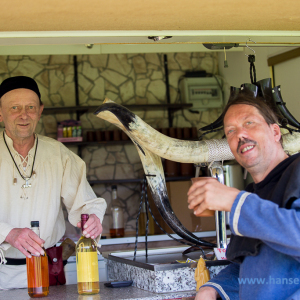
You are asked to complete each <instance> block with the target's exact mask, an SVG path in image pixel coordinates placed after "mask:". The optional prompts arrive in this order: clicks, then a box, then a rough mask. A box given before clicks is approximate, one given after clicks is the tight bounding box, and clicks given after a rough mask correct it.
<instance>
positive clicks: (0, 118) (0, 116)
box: [0, 105, 3, 122]
mask: <svg viewBox="0 0 300 300" xmlns="http://www.w3.org/2000/svg"><path fill="white" fill-rule="evenodd" d="M0 122H3V118H2V109H1V105H0Z"/></svg>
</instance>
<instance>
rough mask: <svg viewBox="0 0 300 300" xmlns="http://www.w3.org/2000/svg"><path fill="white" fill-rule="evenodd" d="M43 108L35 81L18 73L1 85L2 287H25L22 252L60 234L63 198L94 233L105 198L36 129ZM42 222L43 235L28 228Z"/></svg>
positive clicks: (79, 164)
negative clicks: (98, 195)
mask: <svg viewBox="0 0 300 300" xmlns="http://www.w3.org/2000/svg"><path fill="white" fill-rule="evenodd" d="M42 111H43V104H42V102H41V95H40V92H39V89H38V86H37V84H36V82H35V81H34V80H33V79H32V78H29V77H25V76H17V77H12V78H8V79H6V80H4V81H3V82H2V84H1V85H0V122H1V121H3V122H4V125H5V130H4V131H3V132H2V133H1V134H0V190H1V198H0V206H1V209H0V289H7V288H21V287H26V286H27V275H26V261H25V257H31V255H32V254H33V255H42V254H43V253H44V251H43V249H42V247H43V246H44V248H46V249H47V248H49V247H52V246H54V245H55V244H56V243H57V242H58V241H59V240H60V239H61V237H62V236H63V235H64V232H65V222H64V216H63V212H62V205H61V200H62V201H63V203H64V204H65V206H66V208H67V210H68V213H69V221H70V223H71V224H73V225H74V226H78V227H80V222H78V221H79V220H80V214H81V213H87V214H90V218H89V220H88V222H87V223H86V225H87V227H86V228H85V231H84V235H85V236H87V237H92V238H97V237H99V235H100V234H101V232H102V225H101V222H102V220H103V216H104V213H105V209H106V202H105V200H104V199H102V198H97V197H96V195H95V193H94V192H93V190H92V189H91V187H90V185H89V184H88V182H87V180H86V166H85V163H84V162H83V161H82V160H81V159H80V158H79V157H78V156H77V155H75V154H74V153H73V152H71V151H70V150H68V149H67V148H66V147H65V146H64V145H63V144H61V143H60V142H58V141H56V140H53V139H50V138H48V137H44V136H40V135H37V134H35V133H34V131H35V128H36V126H37V124H38V121H39V119H40V117H41V114H42ZM35 220H38V221H40V231H41V238H39V237H38V236H37V235H36V234H35V233H33V232H32V231H31V230H30V229H28V227H30V222H31V221H35Z"/></svg>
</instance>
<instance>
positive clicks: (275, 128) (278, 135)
mask: <svg viewBox="0 0 300 300" xmlns="http://www.w3.org/2000/svg"><path fill="white" fill-rule="evenodd" d="M271 126H272V129H273V133H274V139H275V141H276V142H279V141H280V139H281V131H280V127H279V125H278V124H272V125H271Z"/></svg>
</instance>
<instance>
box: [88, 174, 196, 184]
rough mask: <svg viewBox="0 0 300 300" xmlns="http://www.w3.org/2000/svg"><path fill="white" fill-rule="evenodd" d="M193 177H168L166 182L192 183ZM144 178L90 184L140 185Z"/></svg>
mask: <svg viewBox="0 0 300 300" xmlns="http://www.w3.org/2000/svg"><path fill="white" fill-rule="evenodd" d="M191 178H192V177H187V176H178V177H166V182H169V181H190V180H191ZM142 180H143V179H142V178H132V179H107V180H88V182H89V183H90V184H91V185H93V184H120V183H138V182H142Z"/></svg>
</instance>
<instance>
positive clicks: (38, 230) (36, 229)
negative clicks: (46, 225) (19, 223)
mask: <svg viewBox="0 0 300 300" xmlns="http://www.w3.org/2000/svg"><path fill="white" fill-rule="evenodd" d="M31 230H32V231H33V232H34V233H35V234H36V235H37V236H38V237H40V227H31Z"/></svg>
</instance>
